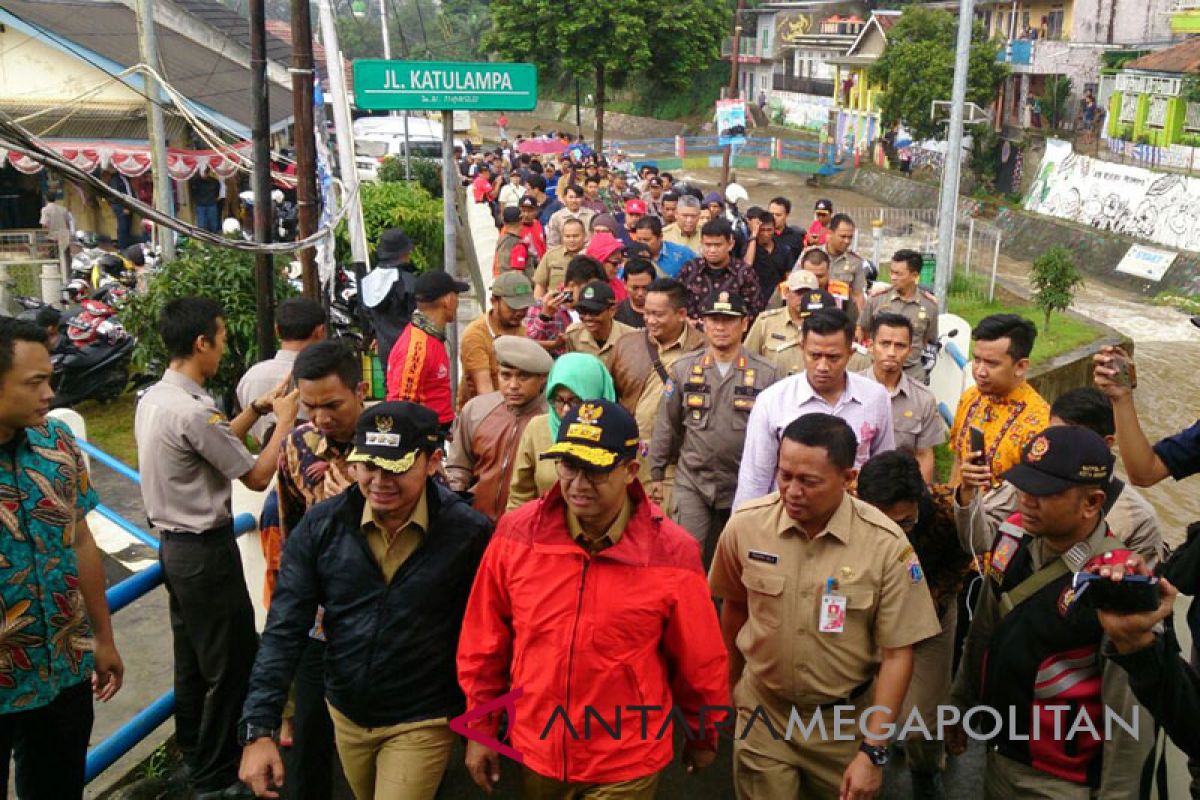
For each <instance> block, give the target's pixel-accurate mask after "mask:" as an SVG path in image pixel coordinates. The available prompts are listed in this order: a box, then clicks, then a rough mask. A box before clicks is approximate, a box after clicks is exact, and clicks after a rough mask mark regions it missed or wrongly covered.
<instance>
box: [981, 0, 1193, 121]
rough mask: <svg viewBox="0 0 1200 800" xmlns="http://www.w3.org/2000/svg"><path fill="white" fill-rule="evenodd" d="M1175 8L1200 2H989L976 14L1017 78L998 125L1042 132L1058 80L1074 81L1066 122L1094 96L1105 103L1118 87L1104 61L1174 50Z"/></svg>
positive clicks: (1005, 95)
mask: <svg viewBox="0 0 1200 800" xmlns="http://www.w3.org/2000/svg"><path fill="white" fill-rule="evenodd" d="M1175 2H1194V3H1196V4H1197V6H1198V7H1200V0H1024V2H1015V3H1014V2H1011V0H984V2H983V3H982V4H981V5H980V6H979V8H978V11H977V15H978V17H979V19H980V21H981V22H982V23H983V25H984V28H985V29H986V30H987V31H988V32H989V33H990V34H991V36H992V38H993V39H998V40H1001V41H1004V43H1005V44H1004V48H1003V49H1002V50H1001V51H1000V54H999V60H1000V61H1003V62H1004V63H1006V64H1008V66H1009V68H1010V69H1011V71H1012V74H1011V75H1010V76H1009V78H1008V79H1007V80H1006V81H1005V82H1004V84H1003V85H1002V87H1001V90H1000V94H999V96H998V97H997V99H996V105H995V108H994V111H995V114H994V117H995V119H996V121H997V125H998V126H1001V127H1008V128H1010V129H1013V128H1030V127H1038V123H1039V119H1038V116H1039V115H1038V114H1036V113H1035V112H1034V109H1035V108H1037V107H1038V104H1039V101H1040V99H1041V98H1042V97H1043V96H1044V95H1045V92H1046V81H1047V79H1049V78H1051V77H1053V76H1055V75H1063V76H1065V77H1067V78H1070V80H1071V97H1070V99H1069V106H1068V111H1067V113H1065V114H1064V115H1061V116H1063V118H1064V119H1065V120H1067V121H1068V122H1069V121H1071V120H1074V118H1075V110H1076V109H1077V108H1078V103H1079V101H1080V100H1081V99H1082V98H1083V96H1084V94H1085V92H1087V91H1091V92H1093V93H1094V94H1095V95H1096V98H1097V101H1098V102H1099V103H1100V104H1101V105H1104V104H1106V102H1107V100H1108V98H1109V96H1110V94H1111V92H1112V89H1113V84H1112V80H1111V78H1110V79H1107V80H1106V79H1105V78H1104V76H1103V75H1102V72H1101V66H1102V58H1103V56H1104V54H1105V53H1106V52H1110V51H1119V50H1130V49H1145V48H1146V47H1148V46H1161V45H1165V44H1169V43H1171V41H1172V39H1173V37H1175V34H1173V33H1172V30H1171V17H1170V13H1169V12H1170V9H1171V6H1172V3H1175ZM1198 30H1200V29H1198Z"/></svg>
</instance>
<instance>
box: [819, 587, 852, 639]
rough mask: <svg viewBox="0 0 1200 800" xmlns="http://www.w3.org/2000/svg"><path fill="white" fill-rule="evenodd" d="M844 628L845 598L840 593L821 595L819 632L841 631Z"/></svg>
mask: <svg viewBox="0 0 1200 800" xmlns="http://www.w3.org/2000/svg"><path fill="white" fill-rule="evenodd" d="M845 629H846V598H845V596H843V595H840V594H823V595H821V619H820V621H819V623H818V627H817V630H818V631H820V632H821V633H841V632H842V631H843V630H845Z"/></svg>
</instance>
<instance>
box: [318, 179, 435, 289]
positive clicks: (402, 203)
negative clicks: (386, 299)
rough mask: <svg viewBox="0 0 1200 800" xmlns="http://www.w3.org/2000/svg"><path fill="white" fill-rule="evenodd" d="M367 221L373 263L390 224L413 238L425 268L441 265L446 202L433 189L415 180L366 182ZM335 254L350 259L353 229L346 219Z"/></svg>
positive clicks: (418, 261)
mask: <svg viewBox="0 0 1200 800" xmlns="http://www.w3.org/2000/svg"><path fill="white" fill-rule="evenodd" d="M359 193H360V194H361V197H362V208H363V221H364V222H365V223H366V231H367V247H368V249H369V252H370V258H371V263H372V264H374V263H375V245H376V244H377V243H378V242H379V236H380V234H382V233H383V232H384V231H385V230H387V229H388V228H403V229H404V232H405V233H406V234H408V238H410V239H412V241H413V258H412V260H413V263H414V264H416V266H417V267H418V268H419V269H421V270H426V269H441V268H442V263H443V258H442V242H443V240H444V239H443V232H442V203H441V201H440V200H437V199H435V198H433V197H431V196H430V194H429V192H427V191H425V190H424V189H422V188H421V187H420V186H418V185H417V184H415V183H412V182H405V181H400V182H383V183H363V184H360V186H359ZM336 242H337V244H336V248H335V255H336V258H337V260H338V261H339V262H340V263H348V262H349V261H350V259H351V256H350V231H349V228H348V227H347V226H346V223H345V222H343V223H342V224H341V225H339V226H338V228H337V237H336Z"/></svg>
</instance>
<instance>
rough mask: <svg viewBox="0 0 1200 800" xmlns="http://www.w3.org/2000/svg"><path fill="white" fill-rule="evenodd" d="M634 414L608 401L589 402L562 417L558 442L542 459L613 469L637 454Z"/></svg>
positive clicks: (636, 427) (636, 429) (636, 428)
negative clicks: (572, 461) (564, 460)
mask: <svg viewBox="0 0 1200 800" xmlns="http://www.w3.org/2000/svg"><path fill="white" fill-rule="evenodd" d="M638 442H639V439H638V426H637V420H635V419H634V418H633V415H632V414H630V413H629V412H628V411H626V410H625V409H624V408H623V407H622V406H620V405H618V404H617V403H613V402H611V401H609V400H588V401H586V402H584V403H583V404H581V405H580V406H579V407H578V408H573V409H571V410H570V411H569V412H567V415H566V416H565V417H563V420H562V424H561V425H559V427H558V441H557V442H555V443H554V444H552V445H551V446H550V449H548V450H547V451H546V452H544V453H542V455H541V458H543V459H560V458H569V459H572V460H575V461H580V462H582V463H583V464H586V465H587V466H590V467H594V468H597V469H612V468H613V467H615V466H616V465H617V464H618V463H620V462H622V461H628V460H629V459H631V458H635V457H636V456H637V454H638Z"/></svg>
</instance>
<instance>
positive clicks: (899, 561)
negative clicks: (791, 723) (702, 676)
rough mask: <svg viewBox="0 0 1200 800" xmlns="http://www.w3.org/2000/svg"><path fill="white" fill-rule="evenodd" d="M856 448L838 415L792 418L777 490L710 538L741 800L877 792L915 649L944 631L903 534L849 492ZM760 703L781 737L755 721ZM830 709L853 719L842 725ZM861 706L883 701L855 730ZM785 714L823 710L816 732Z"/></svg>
mask: <svg viewBox="0 0 1200 800" xmlns="http://www.w3.org/2000/svg"><path fill="white" fill-rule="evenodd" d="M857 448H858V442H857V439H856V437H855V435H854V432H853V431H852V430H851V428H850V426H849V425H848V424H847V423H846V422H845V421H844V420H842V419H839V418H837V417H834V416H832V415H830V414H823V413H813V414H806V415H804V416H802V417H800V418H798V419H796V420H795V421H794V422H792V423H791V424H789V425H788V426H787V428H785V429H784V432H783V438H782V441H781V442H780V445H779V457H778V461H779V466H778V470H777V472H776V476H775V477H776V481H777V483H778V486H779V491H777V492H773V493H771V494H769V495H766V496H764V497H760V498H756V499H754V500H750V501H747V502H745V503H744V504H742V505H741V506H740V507H739V508H738V510H737V511H736V512H735V513H734V515H733V517H732V518H730V520H729V524H728V525H727V526H726V527H725V530H724V532H723V533H722V534H721V538H720V541H718V543H717V554H716V558H715V559H714V560H713V565H712V570H711V572H710V574H709V585H710V587H711V589H712V592H713V594H714V595H715V596H717V597H719V598H721V599H722V600H723V605H722V608H721V632H722V634H723V635H724V637H725V644H726V647H728V648H729V663H730V669H729V678H730V683H731V685H732V688H733V701H734V705H735V706H736V707H737V708H738V721H737V731H738V736H739V737H744V738H738V739H736V740H735V741H734V745H733V759H734V761H733V770H734V786H735V788H736V790H737V796H738V797H739V798H776V797H780V798H782V797H788V798H791V797H820V798H834V797H838V796H839V795H840V796H842V797H865V798H869V797H872V796H873V795H874V793H875V792H877V791H878V790H879V787H880V785H881V783H882V780H883V766H884V765H885V764H886V763H887V760H888V748H887V746H886V745H887V740H888V737H887V735H885V733H884V732H885V731H886V727H885V726H886V725H887V724H889V723H893V722H895V717H896V713H897V712H898V711H899V710H900V707H901V705H902V703H903V702H904V696H905V694H906V692H907V691H908V685H909V679H910V677H911V675H912V646H913V644H915V643H916V642H919V641H921V640H923V639H926V638H928V637H930V636H933V635H936V634H937V633H938V632H939V630H941V627H940V625H939V624H938V619H937V614H936V612H935V611H934V606H933V601H932V600H931V599H930V595H929V589H928V588H927V587H926V585H925V580H924V575H923V573H922V571H921V564H920V562H919V561H918V560H917V557H916V555H915V554H914V553H913V549H912V547H911V546H909V545H908V540H907V539H906V538H905V536H904V532H903V531H901V530H900V528H899V527H898V526H897V525H896V524H895V523H894V522H892V521H891V520H890V519H888V518H887V517H886V516H884V514H883V513H882V512H880V511H879V510H877V509H876V508H874V507H872V506H870V505H868V504H866V503H863V502H862V501H860V500H857V499H856V498H854V497H852V496H851V495H850V494H849V493H848V491H847V488H848V486H849V485H850V482H851V481H852V480H853V479H854V476H855V470H854V454H855V451H856V450H857ZM760 706H761V707H762V708H763V709H764V710H765V712H766V716H767V717H768V719H769V720H770V723H771V728H773V729H774V730H775V731H777V732H778V734H777V735H778V738H775V737H773V736H772V735H771V730H770V729H768V727H767V726H766V724H764V723H763V720H762V718H761V715H759V716H757V717H752V716H751V714H752V709H756V708H758V707H760ZM835 706H841V707H842V709H841V713H840V716H841V717H843V718H847V717H850V716H853V718H854V720H855V721H856V722H855V725H853V726H842V727H841V728H840V729H838V728H837V726H836V725H835V722H834V719H835V711H834V707H835ZM869 706H877V707H881V708H882V710H876V711H875V712H874V713H873V714H872V715H871V716H870V717H868V718H867V721H866V723H865V725H863V726H862V728H864V729H865V730H862V729H859V727H858V723H857V721H858V720H859V718H860V717H861V715H862V713H863V711H864V709H866V708H867V707H869ZM847 707H849V708H847ZM793 709H794V710H795V711H796V712H797V713H798V714H799V715H800V717H801V721H802V722H804V723H806V724H807V723H809V722H810V721H811V720H813V718H814V716H819V717H820V719H821V720H822V723H823V725H824V730H825V732H826V733H825V735H824V736H822V735H821V734H820V730H821V729H820V728H817V729H816V732H814V733H812V734H810V735H809V736H808V737H804V736H802V735H800V734H797V733H795V732H794V731H793V735H792V736H791V737H790V741H789V740H788V739H787V738H785V737H784V735H783V732H784V731H787V730H788V719H789V716H790V715H791V713H792V711H793ZM751 718H754V722H755V724H754V725H753V726H750V729H749V731H748V734H747V732H745V728H746V726H747V723H748V722H749V721H750V719H751ZM901 722H902V721H901ZM851 728H853V730H851ZM835 730H837V731H838V732H840V734H841V736H842V738H841V739H839V738H838V737H837V736H836V735H835ZM864 733H865V734H866V736H865V737H864ZM847 734H852V735H849V736H848V735H847Z"/></svg>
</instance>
